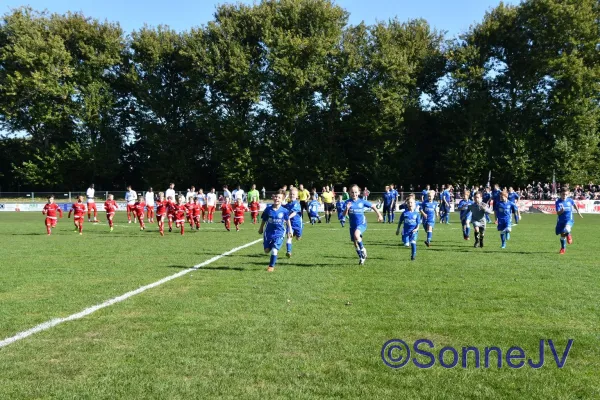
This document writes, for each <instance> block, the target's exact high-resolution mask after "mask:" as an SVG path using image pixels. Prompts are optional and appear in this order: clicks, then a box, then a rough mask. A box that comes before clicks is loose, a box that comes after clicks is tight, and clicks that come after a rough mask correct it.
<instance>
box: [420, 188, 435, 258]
mask: <svg viewBox="0 0 600 400" xmlns="http://www.w3.org/2000/svg"><path fill="white" fill-rule="evenodd" d="M434 197H435V192H434V191H433V190H430V191H429V193H427V198H426V199H425V201H424V202H423V203H421V216H422V217H423V228H424V229H425V232H427V240H425V246H427V247H429V246H431V239H432V237H433V228H434V227H435V219H436V218H437V216H438V203H437V201H434V200H433V198H434Z"/></svg>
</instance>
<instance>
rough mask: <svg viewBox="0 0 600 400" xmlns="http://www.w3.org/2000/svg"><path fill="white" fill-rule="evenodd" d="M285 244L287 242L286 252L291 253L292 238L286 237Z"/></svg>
mask: <svg viewBox="0 0 600 400" xmlns="http://www.w3.org/2000/svg"><path fill="white" fill-rule="evenodd" d="M286 244H287V252H288V253H291V252H292V238H288V240H287V242H286Z"/></svg>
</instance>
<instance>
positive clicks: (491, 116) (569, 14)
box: [0, 0, 600, 191]
mask: <svg viewBox="0 0 600 400" xmlns="http://www.w3.org/2000/svg"><path fill="white" fill-rule="evenodd" d="M348 16H349V14H348V12H347V11H346V10H344V9H343V8H342V7H340V6H338V5H336V4H335V3H334V2H332V1H330V0H262V1H261V2H260V3H257V4H255V5H251V6H246V5H242V4H235V5H234V4H223V5H220V6H218V8H217V10H216V12H215V13H214V18H213V19H212V20H211V21H209V22H208V23H207V24H205V25H202V26H199V27H193V28H190V29H189V30H186V31H183V32H176V31H174V30H173V29H170V28H169V27H167V26H158V27H149V26H144V27H142V28H140V29H139V30H136V31H134V32H131V33H130V34H126V33H125V32H124V31H123V30H122V29H121V28H120V26H119V24H118V23H114V22H108V21H104V22H102V21H99V20H96V19H93V18H88V17H86V16H84V15H82V14H78V13H67V14H65V15H59V14H49V13H47V12H39V11H35V10H33V9H31V8H26V7H24V8H19V9H14V10H11V11H10V12H8V13H6V14H4V16H3V17H2V22H1V23H0V132H2V137H1V138H0V187H1V188H2V189H1V190H3V191H10V190H16V189H17V186H18V187H20V188H21V189H22V190H24V189H35V190H68V189H80V188H83V187H87V185H88V184H89V183H91V182H94V183H95V184H96V187H98V188H101V189H113V188H114V189H119V188H124V187H125V186H126V185H127V184H131V185H133V186H135V187H147V186H156V187H166V185H167V184H168V183H169V182H172V181H173V182H178V183H179V184H183V185H185V184H196V186H205V187H209V186H216V185H218V184H222V183H229V184H237V183H241V184H249V183H251V182H254V183H256V184H257V185H259V186H266V187H267V188H273V187H279V186H281V185H283V184H284V183H285V184H290V183H299V182H303V183H304V184H305V185H320V184H323V183H334V184H340V183H350V182H352V183H358V184H359V185H367V186H369V187H379V186H381V185H383V184H385V183H389V182H396V183H398V184H403V185H404V186H407V185H409V184H414V185H415V186H416V185H418V184H425V183H435V182H456V181H459V182H464V183H467V184H469V183H482V182H485V181H487V175H488V171H489V170H492V171H493V176H494V180H495V181H499V182H503V183H505V184H513V185H519V184H524V183H525V182H529V181H531V180H542V181H548V180H550V179H551V178H552V174H553V172H554V171H555V173H556V178H557V179H558V180H560V181H562V182H573V183H587V182H588V181H589V180H594V179H598V177H600V147H599V145H600V132H599V128H600V5H599V3H598V1H596V0H525V1H523V2H522V3H521V4H520V5H517V6H511V5H504V4H502V3H500V4H499V5H498V6H497V7H496V8H494V9H491V10H490V11H489V12H488V13H486V15H485V16H484V18H483V20H482V21H481V22H480V23H477V24H475V25H473V26H472V27H471V28H470V29H469V30H468V31H467V32H465V33H463V34H461V35H460V36H459V37H456V38H450V39H449V38H447V37H446V34H445V32H443V31H438V30H435V29H433V28H432V27H431V26H430V25H429V24H428V23H427V21H425V20H422V19H416V20H409V21H406V22H402V21H399V20H398V19H397V18H394V19H390V20H388V21H385V22H378V23H376V24H373V25H366V24H364V23H361V24H358V25H350V24H349V23H348Z"/></svg>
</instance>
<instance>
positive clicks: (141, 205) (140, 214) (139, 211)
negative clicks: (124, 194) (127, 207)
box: [133, 194, 146, 231]
mask: <svg viewBox="0 0 600 400" xmlns="http://www.w3.org/2000/svg"><path fill="white" fill-rule="evenodd" d="M133 208H134V210H135V216H136V217H137V220H138V221H139V223H140V231H143V230H144V229H146V225H145V224H144V211H145V208H146V203H145V202H144V197H143V196H142V195H141V194H140V195H139V196H138V198H137V200H136V202H135V203H134V204H133Z"/></svg>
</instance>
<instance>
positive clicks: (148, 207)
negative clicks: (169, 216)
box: [146, 206, 154, 211]
mask: <svg viewBox="0 0 600 400" xmlns="http://www.w3.org/2000/svg"><path fill="white" fill-rule="evenodd" d="M146 209H147V210H148V211H154V206H146Z"/></svg>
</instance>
